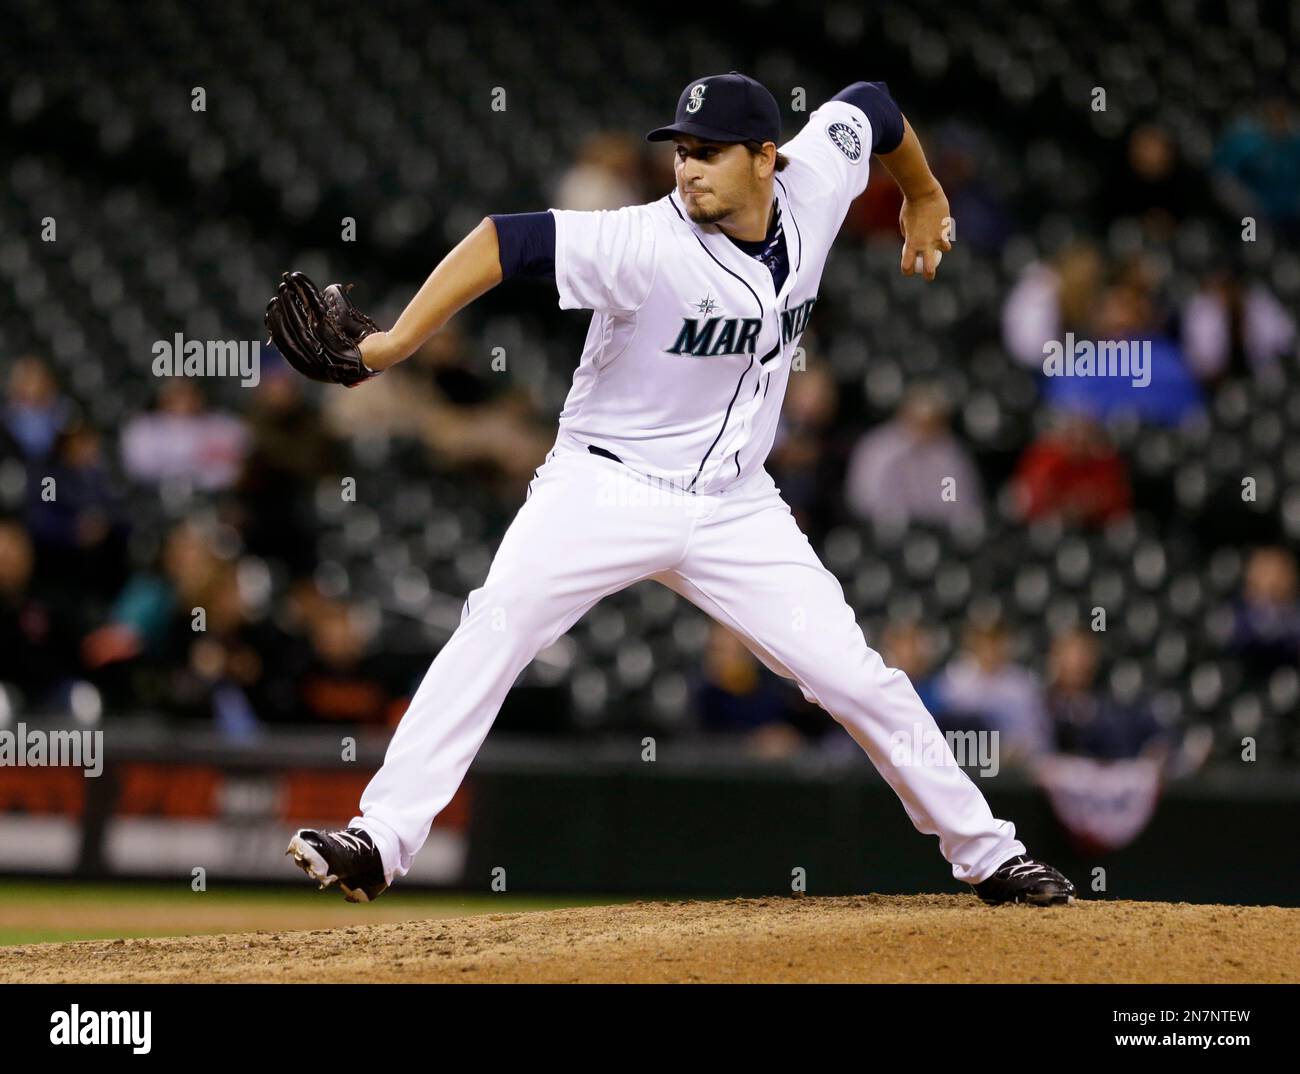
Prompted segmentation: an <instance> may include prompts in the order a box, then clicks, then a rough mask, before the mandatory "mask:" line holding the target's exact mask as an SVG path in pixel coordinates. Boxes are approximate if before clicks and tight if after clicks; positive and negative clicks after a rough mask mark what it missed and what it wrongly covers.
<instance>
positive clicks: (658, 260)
mask: <svg viewBox="0 0 1300 1074" xmlns="http://www.w3.org/2000/svg"><path fill="white" fill-rule="evenodd" d="M870 147H871V126H870V122H869V120H868V119H867V117H866V116H865V115H864V114H863V112H862V111H861V110H860V109H859V108H857V107H855V106H854V105H851V104H848V103H847V102H844V101H828V102H827V103H826V104H824V105H822V106H821V107H820V108H818V109H817V110H816V111H815V112H813V113H812V115H811V116H809V118H808V122H807V124H806V125H805V126H804V128H803V130H802V131H800V132H799V134H798V135H797V136H795V137H794V138H792V139H791V140H790V141H788V142H787V143H786V144H785V145H783V146H782V147H781V152H782V153H784V154H785V155H786V156H787V157H788V158H789V160H790V164H789V166H788V167H786V168H785V169H784V170H783V171H781V172H778V173H776V184H775V193H776V200H777V203H778V205H779V208H780V212H781V218H782V225H783V227H784V229H785V241H786V246H787V250H788V254H789V262H790V272H789V275H788V277H787V278H786V280H785V283H784V285H783V286H782V288H781V291H780V293H779V294H777V293H776V292H775V291H774V287H773V278H772V274H771V272H769V271H768V269H767V267H766V266H765V265H764V264H762V263H761V262H760V261H759V260H757V259H756V258H754V257H751V256H750V255H749V254H747V253H745V252H744V251H742V250H741V249H739V248H738V247H737V246H735V245H734V244H733V243H732V242H731V240H730V239H728V238H727V236H726V235H724V234H723V233H722V231H721V230H720V229H719V228H718V227H717V226H716V225H711V224H696V223H694V222H693V221H692V220H691V219H690V217H689V216H688V215H687V214H686V210H685V208H684V207H683V205H682V202H681V198H680V197H679V195H678V192H677V190H676V189H674V190H673V192H672V193H670V194H669V195H667V196H666V197H664V198H661V199H659V200H658V201H656V202H652V203H650V204H648V205H635V206H630V207H628V208H625V209H616V210H613V211H602V212H576V211H566V210H552V214H553V215H554V217H555V282H556V285H557V287H558V290H559V296H560V297H559V302H560V307H561V308H562V309H590V310H594V311H595V315H594V316H593V317H592V320H591V327H590V328H589V330H588V332H587V341H586V345H585V346H584V348H583V352H582V361H581V363H580V364H579V366H578V368H577V371H576V372H575V374H574V377H573V387H572V389H571V390H570V392H569V396H568V399H567V401H566V402H565V405H564V410H563V412H562V413H561V415H560V437H561V439H565V438H572V439H573V440H575V441H577V442H580V443H581V444H582V445H584V446H585V445H596V446H598V447H601V448H603V449H605V450H607V451H610V452H613V453H614V454H615V455H617V456H618V457H619V458H620V459H621V460H622V461H623V462H624V463H626V464H627V465H628V466H630V467H631V468H632V469H634V470H637V471H639V472H641V473H644V474H648V475H651V476H653V477H656V478H660V479H663V480H664V481H665V482H667V483H669V484H671V485H672V486H673V487H675V488H681V489H688V490H690V491H692V492H697V493H699V492H716V491H720V490H722V489H724V488H726V487H728V486H729V485H732V484H735V483H736V482H738V481H741V480H743V479H744V478H745V477H746V476H748V475H750V474H752V473H754V472H755V471H756V470H757V469H758V468H759V467H761V466H762V465H763V461H764V460H765V459H766V458H767V454H768V452H769V451H770V450H771V448H772V442H773V439H774V438H775V436H776V427H777V419H778V417H779V415H780V413H781V402H782V400H783V399H784V397H785V389H786V382H787V379H788V377H789V371H790V361H791V356H792V355H793V353H794V351H795V348H796V347H798V345H799V338H800V336H801V335H802V333H803V330H804V327H805V325H806V324H807V323H808V318H809V315H810V314H811V313H812V309H813V306H814V304H815V303H816V301H817V288H818V285H819V284H820V282H821V277H822V269H823V268H824V267H825V264H826V257H827V254H828V253H829V252H830V248H831V243H832V242H833V241H834V238H835V235H836V233H837V232H838V231H839V229H840V225H841V224H842V223H843V221H844V216H845V213H846V212H847V211H848V207H849V203H850V202H851V201H852V200H853V199H854V198H856V197H857V196H858V195H859V194H861V193H862V191H863V189H864V188H865V187H866V185H867V173H868V168H869V161H870V155H871V152H870Z"/></svg>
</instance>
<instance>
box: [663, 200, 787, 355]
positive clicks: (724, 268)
mask: <svg viewBox="0 0 1300 1074" xmlns="http://www.w3.org/2000/svg"><path fill="white" fill-rule="evenodd" d="M668 204H669V205H671V206H672V207H673V212H675V213H676V214H677V215H678V216H679V217H680V218H681V221H682V223H683V224H684V223H686V217H684V216H682V211H681V209H679V208H677V205H676V203H675V202H674V201H673V199H672V198H671V197H670V198H669V199H668ZM691 237H692V238H694V239H695V241H696V242H698V243H699V244H700V249H701V250H703V251H704V252H705V253H706V254H708V255H709V257H710V258H712V259H713V263H714V264H715V265H717V266H718V268H720V269H722V271H723V272H727V273H730V274H731V275H732V276H735V277H736V279H738V280H739V281H740V282H741V283H743V284H744V285H745V290H746V291H748V292H749V293H750V294H751V295H753V296H754V301H755V302H756V303H758V315H759V316H760V317H766V316H767V313H766V311H765V310H764V309H763V300H762V299H761V298H759V297H758V292H757V291H755V290H754V289H753V288H752V287H750V286H749V283H748V281H747V280H746V279H745V277H743V276H741V275H740V274H739V273H737V272H733V271H732V270H731V269H729V268H727V266H726V265H724V264H723V263H722V262H721V261H719V260H718V259H717V258H716V257H714V256H713V251H712V250H710V249H709V248H708V247H707V246H705V245H704V240H703V239H701V238H700V237H699V236H698V235H696V234H695V232H694V231H692V232H691ZM799 245H800V246H801V247H802V246H803V240H802V239H800V240H799ZM801 256H802V255H801ZM777 331H778V332H779V331H780V325H778V326H777ZM746 372H748V370H746Z"/></svg>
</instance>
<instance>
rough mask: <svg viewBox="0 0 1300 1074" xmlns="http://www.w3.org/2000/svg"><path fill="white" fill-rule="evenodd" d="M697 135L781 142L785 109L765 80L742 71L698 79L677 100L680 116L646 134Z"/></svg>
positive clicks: (650, 137) (657, 138) (658, 138)
mask: <svg viewBox="0 0 1300 1074" xmlns="http://www.w3.org/2000/svg"><path fill="white" fill-rule="evenodd" d="M674 134H693V135H695V137H696V138H703V139H705V140H707V141H710V142H749V141H754V142H776V143H777V144H778V145H779V144H780V142H781V109H780V108H779V107H777V103H776V98H775V97H773V96H772V93H771V91H770V90H769V89H768V88H767V87H766V86H764V85H763V84H762V83H761V82H756V81H754V79H752V78H750V77H749V76H748V75H742V74H741V73H740V72H739V71H731V72H729V73H728V74H725V75H708V76H707V77H705V78H697V79H696V80H695V81H694V82H692V83H691V84H690V85H688V86H687V87H686V88H685V89H684V90H682V95H681V96H680V97H679V98H678V99H677V117H676V120H675V122H673V123H672V124H671V125H670V126H667V127H658V128H656V129H655V130H652V131H651V132H650V133H649V134H647V135H646V136H645V140H646V141H647V142H666V141H668V140H669V139H670V138H672V136H673V135H674Z"/></svg>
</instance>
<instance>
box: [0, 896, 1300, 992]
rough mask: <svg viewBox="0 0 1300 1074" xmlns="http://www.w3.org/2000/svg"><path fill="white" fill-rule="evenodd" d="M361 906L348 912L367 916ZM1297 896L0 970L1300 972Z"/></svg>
mask: <svg viewBox="0 0 1300 1074" xmlns="http://www.w3.org/2000/svg"><path fill="white" fill-rule="evenodd" d="M365 913H366V908H365V907H358V908H357V920H358V921H359V922H361V921H364V920H365ZM1298 952H1300V909H1291V908H1283V907H1276V906H1199V905H1193V904H1190V903H1154V902H1152V903H1145V902H1110V901H1080V902H1077V903H1076V904H1075V905H1074V906H1069V907H1055V908H1052V909H1038V908H1033V907H1025V906H1000V907H987V906H984V905H983V904H981V903H980V902H979V901H978V900H977V899H976V898H975V897H974V896H973V895H913V896H884V895H865V896H859V897H855V898H834V899H819V898H810V897H789V898H765V899H730V900H724V901H708V902H703V901H691V902H636V903H627V904H623V905H618V906H593V907H578V908H573V909H566V910H548V911H537V912H531V913H511V914H485V915H480V916H476V917H458V918H442V919H437V920H428V921H407V922H402V923H390V924H356V925H351V926H348V927H346V928H334V929H327V930H316V931H311V932H266V931H263V932H254V933H243V934H230V935H224V936H191V937H179V938H171V939H135V940H113V941H107V942H105V941H86V942H82V943H58V944H34V945H29V946H25V947H9V948H0V982H15V981H75V982H110V981H152V982H158V981H172V982H194V981H258V982H275V981H307V982H322V981H329V982H343V981H444V982H446V981H463V982H468V981H476V982H527V981H569V982H617V981H637V982H669V981H683V982H689V981H711V982H725V981H763V982H799V981H840V982H849V981H858V982H963V981H994V982H1014V981H1037V982H1094V981H1097V982H1100V981H1107V982H1146V981H1170V982H1205V981H1233V982H1238V981H1269V982H1283V981H1285V982H1291V983H1295V982H1296V981H1300V954H1298Z"/></svg>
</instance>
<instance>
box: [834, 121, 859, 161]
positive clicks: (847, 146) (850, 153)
mask: <svg viewBox="0 0 1300 1074" xmlns="http://www.w3.org/2000/svg"><path fill="white" fill-rule="evenodd" d="M826 134H827V136H828V137H829V138H830V140H831V141H832V142H834V143H835V148H836V149H838V150H839V151H840V152H841V153H843V154H844V155H845V156H846V157H848V158H849V160H851V161H852V162H853V163H854V164H856V163H857V162H858V161H859V160H860V159H861V158H862V139H861V138H859V137H858V132H857V131H855V130H854V129H853V128H852V127H850V126H849V125H848V124H847V123H839V122H836V123H832V124H831V125H830V126H829V127H827V128H826Z"/></svg>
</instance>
